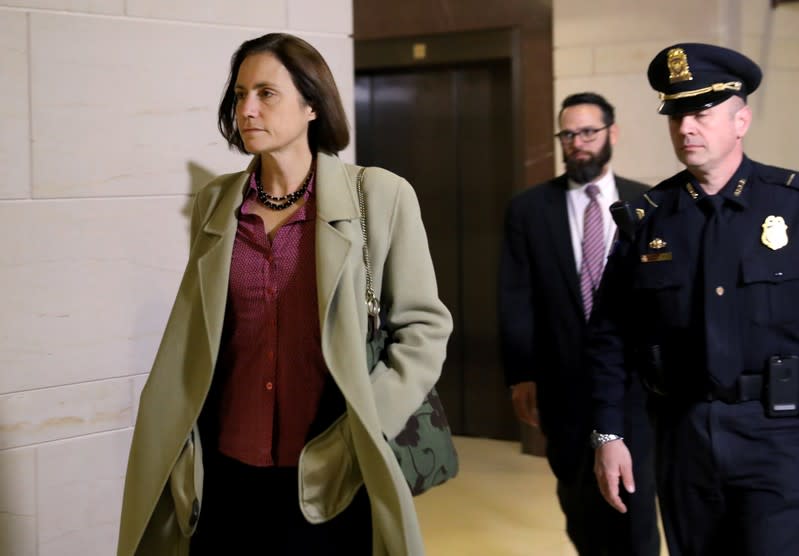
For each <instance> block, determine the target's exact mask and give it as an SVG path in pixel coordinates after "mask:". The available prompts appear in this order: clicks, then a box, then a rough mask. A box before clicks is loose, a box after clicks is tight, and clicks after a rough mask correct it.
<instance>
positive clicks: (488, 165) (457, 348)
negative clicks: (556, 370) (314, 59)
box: [355, 62, 519, 440]
mask: <svg viewBox="0 0 799 556" xmlns="http://www.w3.org/2000/svg"><path fill="white" fill-rule="evenodd" d="M510 75H511V72H510V63H509V62H492V63H486V64H477V65H468V66H458V67H445V68H435V69H423V70H419V69H414V70H406V71H396V70H392V71H391V72H379V71H371V72H368V73H366V72H364V73H362V72H359V73H358V74H357V75H356V80H355V86H356V91H355V98H356V122H357V127H356V158H357V160H358V163H359V164H364V165H375V166H382V167H384V168H387V169H389V170H391V171H393V172H396V173H397V174H399V175H401V176H403V177H405V178H407V179H408V181H409V182H410V183H411V185H412V186H413V187H414V189H415V191H416V194H417V196H418V198H419V203H420V205H421V210H422V217H423V219H424V224H425V228H426V230H427V234H428V239H429V243H430V250H431V252H432V256H433V262H434V264H435V268H436V276H437V279H438V287H439V292H440V295H441V298H442V300H443V301H444V303H446V305H447V307H448V308H449V309H450V311H451V312H452V316H453V319H454V322H455V330H454V333H453V335H452V338H451V340H450V343H449V346H448V351H447V360H446V363H445V365H444V370H443V373H442V376H441V380H440V381H439V384H438V391H439V394H440V395H441V398H442V402H443V404H444V407H445V408H446V410H447V416H448V418H449V420H450V424H451V426H452V429H453V431H454V432H455V433H456V434H463V435H469V436H481V437H488V438H498V439H508V440H517V439H518V437H519V426H518V424H517V422H516V420H515V419H514V417H513V414H512V409H511V405H510V397H509V395H508V390H507V388H505V386H504V380H503V375H502V368H501V363H500V356H499V341H498V326H497V313H496V299H497V285H496V284H497V269H498V265H499V249H500V244H501V240H502V222H503V215H504V210H505V206H506V204H507V201H508V198H509V196H510V194H511V190H512V177H513V168H512V158H513V157H512V126H511V110H510V106H511V87H510Z"/></svg>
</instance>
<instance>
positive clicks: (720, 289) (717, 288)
mask: <svg viewBox="0 0 799 556" xmlns="http://www.w3.org/2000/svg"><path fill="white" fill-rule="evenodd" d="M716 295H718V296H719V297H721V296H722V295H724V288H722V287H721V286H716Z"/></svg>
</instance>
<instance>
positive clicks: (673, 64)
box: [667, 48, 694, 83]
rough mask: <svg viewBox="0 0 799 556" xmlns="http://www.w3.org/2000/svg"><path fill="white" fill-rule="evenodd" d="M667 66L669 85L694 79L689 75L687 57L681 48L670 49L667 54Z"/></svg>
mask: <svg viewBox="0 0 799 556" xmlns="http://www.w3.org/2000/svg"><path fill="white" fill-rule="evenodd" d="M667 56H668V60H667V64H668V66H669V83H680V82H682V81H690V80H692V79H693V78H694V76H693V75H691V68H689V67H688V56H686V54H685V50H683V49H682V48H672V49H670V50H669V52H668V55H667Z"/></svg>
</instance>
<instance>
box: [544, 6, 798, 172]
mask: <svg viewBox="0 0 799 556" xmlns="http://www.w3.org/2000/svg"><path fill="white" fill-rule="evenodd" d="M770 4H771V2H769V1H768V0H705V1H703V2H691V1H688V0H676V1H673V2H662V1H661V0H638V1H637V2H635V3H634V4H633V3H631V2H627V1H625V0H598V1H596V2H584V1H583V0H557V1H556V2H553V11H554V14H553V17H554V25H553V39H554V40H553V42H554V53H553V56H554V70H555V71H554V73H555V103H556V110H555V114H556V115H557V109H558V108H559V103H560V101H561V100H562V99H563V97H565V96H566V95H568V94H570V93H573V92H577V91H581V90H595V91H597V92H600V93H602V94H603V95H606V96H607V98H608V100H610V102H612V103H613V104H614V105H615V106H616V111H617V121H618V123H619V127H620V129H621V136H620V140H619V143H618V145H617V147H616V150H615V153H614V169H615V170H616V171H617V172H618V173H620V174H623V175H626V176H628V177H632V178H637V179H640V180H642V181H645V182H648V183H651V184H655V183H657V182H658V181H660V180H662V179H664V178H666V177H668V176H670V175H672V174H674V173H675V172H677V171H678V170H680V169H681V166H680V165H679V163H678V162H677V160H676V158H675V157H674V154H673V151H672V149H671V144H670V142H669V139H668V132H667V124H666V120H665V118H664V117H663V116H659V115H658V114H657V113H656V109H657V106H658V104H659V101H658V99H657V93H655V92H654V91H653V90H652V89H651V88H650V87H649V84H648V82H647V80H646V68H647V66H648V65H649V62H650V60H651V59H652V58H653V57H654V55H655V54H656V53H657V52H658V51H660V50H661V49H662V48H664V47H666V46H668V45H670V44H673V43H676V42H684V41H696V42H710V43H715V44H719V45H722V46H727V47H730V48H735V49H737V50H741V51H742V52H744V53H745V54H746V55H748V56H750V57H751V58H752V59H754V60H755V61H756V62H758V63H759V64H761V66H762V67H763V70H764V74H765V78H764V80H763V84H762V85H761V87H760V89H758V91H757V92H755V93H754V94H753V95H752V96H751V97H750V104H751V106H752V108H753V111H754V114H755V120H754V124H753V126H752V128H751V129H750V132H749V135H748V136H747V138H746V142H745V147H746V151H747V153H748V154H749V156H751V157H752V158H754V159H756V160H760V161H762V162H766V163H770V164H775V165H781V166H788V167H792V168H796V167H797V166H799V154H798V153H799V133H797V132H796V130H797V129H799V111H797V110H795V109H794V108H793V103H792V102H791V101H792V100H793V98H794V97H795V95H796V84H797V83H799V39H797V37H796V33H795V29H796V28H797V26H799V5H797V4H783V5H782V6H780V7H778V8H777V9H772V8H771V7H770ZM633 6H634V7H633ZM554 148H555V153H556V157H555V158H556V160H557V169H556V171H558V172H560V171H562V164H561V163H560V156H561V155H560V150H559V146H557V145H554Z"/></svg>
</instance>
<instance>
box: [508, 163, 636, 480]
mask: <svg viewBox="0 0 799 556" xmlns="http://www.w3.org/2000/svg"><path fill="white" fill-rule="evenodd" d="M615 179H616V187H617V188H618V191H619V197H620V198H621V199H624V200H631V199H635V198H636V197H638V196H640V195H641V194H642V193H644V192H645V191H646V190H647V189H648V187H647V186H646V185H644V184H642V183H638V182H634V181H630V180H627V179H624V178H620V177H618V176H616V178H615ZM567 189H568V180H567V178H566V176H565V175H562V176H558V177H557V178H555V179H553V180H550V181H548V182H545V183H542V184H540V185H537V186H534V187H531V188H529V189H526V190H524V191H522V192H521V193H519V194H518V195H516V196H515V197H514V198H513V199H512V200H511V202H510V204H509V206H508V209H507V213H506V217H505V237H504V243H503V247H502V258H501V265H500V276H499V322H500V336H501V342H502V354H503V360H504V366H505V378H506V382H507V384H508V385H513V384H516V383H519V382H524V381H528V380H532V381H535V382H536V384H537V387H538V411H539V417H540V420H541V429H542V432H543V433H544V434H545V435H546V437H547V458H548V459H549V463H550V466H551V467H552V470H553V472H554V473H555V475H556V476H557V477H558V479H561V480H568V479H570V478H571V477H573V476H574V474H575V473H576V467H577V465H578V463H579V461H580V455H581V453H582V452H583V451H584V450H585V448H586V443H587V441H588V435H589V433H590V431H591V424H590V423H591V379H590V376H588V374H587V373H586V372H585V365H584V359H583V346H584V341H585V332H586V323H585V319H584V317H583V303H582V298H581V296H580V278H579V275H578V273H577V267H576V262H575V259H574V251H573V249H572V242H571V233H570V231H569V217H568V207H567V202H566V191H567ZM603 216H607V217H608V218H610V215H609V214H605V215H603ZM640 405H641V407H642V403H641V404H640Z"/></svg>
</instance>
